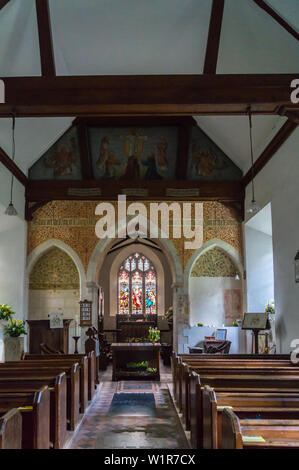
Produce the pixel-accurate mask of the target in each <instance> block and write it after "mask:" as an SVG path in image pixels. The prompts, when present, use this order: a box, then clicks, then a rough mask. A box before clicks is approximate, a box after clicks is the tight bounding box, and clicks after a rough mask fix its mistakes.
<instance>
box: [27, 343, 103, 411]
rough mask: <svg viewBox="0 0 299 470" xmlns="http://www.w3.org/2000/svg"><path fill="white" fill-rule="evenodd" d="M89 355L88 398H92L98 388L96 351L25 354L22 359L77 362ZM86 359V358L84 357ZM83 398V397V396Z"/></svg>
mask: <svg viewBox="0 0 299 470" xmlns="http://www.w3.org/2000/svg"><path fill="white" fill-rule="evenodd" d="M85 357H87V360H88V400H92V398H93V396H94V394H95V390H96V375H95V374H96V360H95V354H94V351H91V352H90V353H89V354H27V353H26V354H24V355H23V357H22V359H25V360H31V361H32V360H51V359H57V360H64V359H71V360H73V361H74V362H77V361H78V360H79V358H80V359H83V358H85ZM84 361H85V359H84ZM81 400H82V398H81ZM83 403H85V408H86V398H84V402H83Z"/></svg>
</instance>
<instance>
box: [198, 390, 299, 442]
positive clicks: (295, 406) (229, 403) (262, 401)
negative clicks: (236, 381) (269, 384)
mask: <svg viewBox="0 0 299 470" xmlns="http://www.w3.org/2000/svg"><path fill="white" fill-rule="evenodd" d="M227 407H229V408H231V409H232V411H234V413H235V414H236V415H237V416H238V417H239V418H240V419H241V418H242V419H244V418H246V419H253V418H254V419H270V418H271V419H273V418H275V419H299V393H298V395H294V394H289V395H287V394H285V395H279V394H267V393H260V394H248V393H247V392H245V393H240V392H239V393H221V392H217V393H215V391H214V390H213V389H211V387H209V386H207V385H206V386H205V387H204V389H203V391H202V409H203V413H202V418H203V448H204V449H220V448H221V445H222V444H221V429H222V414H223V411H224V409H225V408H227Z"/></svg>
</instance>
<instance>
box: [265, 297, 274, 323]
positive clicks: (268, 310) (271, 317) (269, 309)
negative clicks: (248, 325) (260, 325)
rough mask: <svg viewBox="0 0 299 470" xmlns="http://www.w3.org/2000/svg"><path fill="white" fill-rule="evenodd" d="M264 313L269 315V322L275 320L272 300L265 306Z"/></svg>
mask: <svg viewBox="0 0 299 470" xmlns="http://www.w3.org/2000/svg"><path fill="white" fill-rule="evenodd" d="M265 312H266V313H268V314H269V320H270V322H274V319H275V304H274V300H269V302H268V303H267V305H266V308H265Z"/></svg>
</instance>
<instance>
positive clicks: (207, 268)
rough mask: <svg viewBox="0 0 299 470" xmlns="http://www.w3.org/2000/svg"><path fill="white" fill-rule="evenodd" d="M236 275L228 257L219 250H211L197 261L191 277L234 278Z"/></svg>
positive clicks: (236, 271)
mask: <svg viewBox="0 0 299 470" xmlns="http://www.w3.org/2000/svg"><path fill="white" fill-rule="evenodd" d="M237 273H238V270H237V269H236V267H235V265H234V263H233V262H232V261H231V259H230V257H229V256H228V255H227V254H226V253H224V251H223V250H221V249H220V248H212V249H210V250H208V251H206V252H205V253H204V254H202V255H201V256H200V257H199V258H198V259H197V261H196V262H195V264H194V266H193V268H192V271H191V277H235V276H236V274H237Z"/></svg>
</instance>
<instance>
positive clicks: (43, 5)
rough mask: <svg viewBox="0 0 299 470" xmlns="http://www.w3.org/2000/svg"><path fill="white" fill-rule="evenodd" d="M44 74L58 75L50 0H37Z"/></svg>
mask: <svg viewBox="0 0 299 470" xmlns="http://www.w3.org/2000/svg"><path fill="white" fill-rule="evenodd" d="M35 5H36V15H37V25H38V37H39V50H40V60H41V70H42V75H43V76H45V77H53V76H55V75H56V71H55V59H54V49H53V40H52V31H51V19H50V11H49V2H48V0H35Z"/></svg>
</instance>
